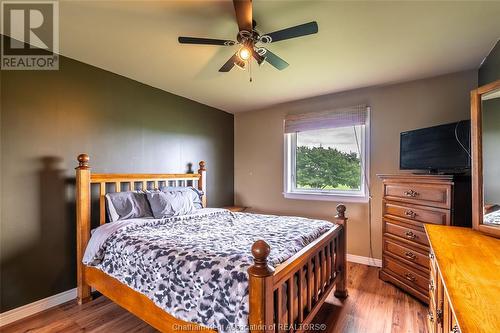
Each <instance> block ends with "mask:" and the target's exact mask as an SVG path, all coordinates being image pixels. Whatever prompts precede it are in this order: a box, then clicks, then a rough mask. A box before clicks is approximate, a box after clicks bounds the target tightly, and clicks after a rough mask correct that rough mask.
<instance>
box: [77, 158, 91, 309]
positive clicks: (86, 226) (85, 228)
mask: <svg viewBox="0 0 500 333" xmlns="http://www.w3.org/2000/svg"><path fill="white" fill-rule="evenodd" d="M77 160H78V166H77V167H76V276H77V288H78V289H77V300H78V304H82V303H84V302H86V301H88V300H90V298H91V296H90V286H89V285H88V284H87V282H86V280H85V272H84V267H83V263H82V259H83V253H84V251H85V248H86V247H87V243H88V242H89V239H90V167H89V160H90V159H89V155H87V154H80V155H78V158H77Z"/></svg>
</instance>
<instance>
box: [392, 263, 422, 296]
mask: <svg viewBox="0 0 500 333" xmlns="http://www.w3.org/2000/svg"><path fill="white" fill-rule="evenodd" d="M384 269H387V270H389V271H391V272H392V273H393V274H394V275H396V276H398V277H399V278H401V279H402V281H404V283H406V284H408V285H410V286H412V287H414V288H417V289H420V290H422V291H425V292H427V290H428V288H429V278H428V277H427V276H424V275H422V273H420V272H418V271H417V270H415V269H412V268H410V267H409V266H406V265H404V264H402V263H399V262H398V261H397V260H393V259H392V258H389V257H385V260H384Z"/></svg>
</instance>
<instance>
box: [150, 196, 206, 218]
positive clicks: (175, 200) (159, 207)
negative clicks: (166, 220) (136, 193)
mask: <svg viewBox="0 0 500 333" xmlns="http://www.w3.org/2000/svg"><path fill="white" fill-rule="evenodd" d="M146 196H147V198H148V201H149V205H150V206H151V210H152V212H153V216H154V217H155V218H157V219H160V218H163V217H171V216H179V215H186V214H191V213H194V212H196V207H195V206H194V203H193V200H192V195H191V194H190V193H189V192H188V191H171V192H163V191H151V192H147V193H146Z"/></svg>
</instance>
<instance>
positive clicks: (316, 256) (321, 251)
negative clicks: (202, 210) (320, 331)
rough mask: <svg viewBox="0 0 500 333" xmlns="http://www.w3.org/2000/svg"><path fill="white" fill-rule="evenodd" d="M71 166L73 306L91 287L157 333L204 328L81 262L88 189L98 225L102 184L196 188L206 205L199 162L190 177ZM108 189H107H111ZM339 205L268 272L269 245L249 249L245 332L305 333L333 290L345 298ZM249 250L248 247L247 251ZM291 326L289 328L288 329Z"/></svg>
mask: <svg viewBox="0 0 500 333" xmlns="http://www.w3.org/2000/svg"><path fill="white" fill-rule="evenodd" d="M78 162H79V165H78V167H77V168H76V215H77V284H78V286H77V287H78V294H77V300H78V303H79V304H82V303H84V302H87V301H89V300H91V288H95V290H97V291H99V292H100V293H101V294H103V295H104V296H106V297H108V298H109V299H111V300H112V301H113V302H115V303H117V304H118V305H120V306H122V307H123V308H125V309H127V310H128V311H130V312H131V313H133V314H135V315H136V316H138V317H139V318H141V319H142V320H144V321H145V322H147V323H149V324H150V325H152V326H153V327H155V328H157V329H158V330H160V331H162V332H173V331H176V332H180V331H183V332H195V331H200V330H210V331H214V330H213V329H211V328H206V327H203V326H200V325H198V324H195V323H189V322H186V321H183V320H180V319H177V318H175V317H173V316H172V315H170V314H169V313H167V312H165V311H164V310H162V309H161V308H159V307H158V306H157V305H156V304H154V303H153V301H151V300H150V299H149V298H147V297H146V296H145V295H143V294H141V293H139V292H137V291H135V290H133V289H131V288H130V287H128V286H127V285H125V284H123V283H121V282H120V281H118V280H117V279H115V278H113V277H111V276H110V275H108V274H106V273H104V272H102V271H100V270H99V269H96V268H93V267H89V266H86V265H84V264H83V263H82V258H83V254H84V251H85V248H86V246H87V243H88V241H89V239H90V230H91V192H92V189H91V186H92V185H93V184H96V186H97V185H98V186H99V202H98V203H99V211H100V216H99V219H100V224H104V223H106V207H105V206H106V205H105V197H104V196H105V194H106V193H108V192H110V191H108V190H107V188H108V187H109V186H107V184H114V188H115V191H118V192H119V191H121V190H122V184H124V183H125V184H128V189H127V190H129V189H132V190H133V189H136V185H137V184H138V183H139V184H140V185H141V188H142V189H147V188H149V185H152V187H153V188H159V187H160V186H161V185H162V183H165V184H167V185H168V184H171V183H173V184H175V185H176V186H195V187H197V188H198V189H200V190H202V191H203V193H204V196H203V206H204V207H206V169H205V162H203V161H202V162H200V163H199V165H200V169H199V170H198V173H196V174H91V172H90V167H89V156H88V155H87V154H81V155H79V156H78ZM111 187H112V186H111ZM345 210H346V208H345V206H344V205H338V206H337V215H336V216H335V223H337V224H338V225H339V227H337V228H334V229H332V230H329V231H328V232H326V233H324V234H323V235H322V236H321V237H319V238H318V239H317V240H315V241H314V242H312V243H311V244H309V245H308V246H306V247H305V248H303V249H302V250H301V251H300V252H298V253H296V254H295V255H294V256H292V257H291V258H289V259H288V260H287V261H285V262H284V263H282V264H280V265H279V266H278V267H277V268H276V269H273V268H272V267H271V266H270V265H269V264H268V262H267V257H268V255H269V252H270V248H269V245H268V244H267V243H266V242H265V241H263V240H259V241H256V242H255V243H254V244H253V246H252V249H251V251H252V255H253V258H254V265H253V266H251V267H250V268H249V269H248V274H249V301H250V304H249V306H250V308H249V310H250V313H249V327H248V328H249V330H250V331H252V332H266V333H267V332H268V333H270V332H278V333H280V332H284V331H290V332H292V331H296V332H302V331H305V330H307V329H308V328H309V327H308V324H309V323H310V322H311V320H312V319H313V318H314V316H315V314H316V313H317V312H318V310H319V308H320V307H321V305H322V304H323V303H324V302H325V300H326V297H327V296H328V295H329V294H330V292H331V291H332V290H333V288H334V287H335V296H336V297H338V298H345V297H347V289H346V273H347V272H346V221H347V218H346V217H345ZM249 250H250V249H249ZM290 324H292V325H290Z"/></svg>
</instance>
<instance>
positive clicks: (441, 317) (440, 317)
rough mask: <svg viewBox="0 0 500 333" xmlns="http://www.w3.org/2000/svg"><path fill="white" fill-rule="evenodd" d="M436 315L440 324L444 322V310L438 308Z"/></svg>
mask: <svg viewBox="0 0 500 333" xmlns="http://www.w3.org/2000/svg"><path fill="white" fill-rule="evenodd" d="M436 317H437V322H438V324H441V323H442V322H443V310H441V309H437V310H436Z"/></svg>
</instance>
